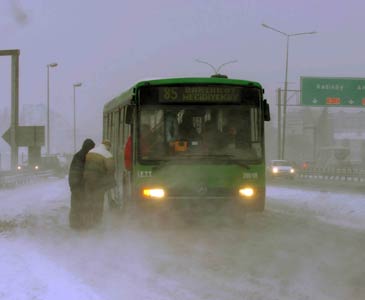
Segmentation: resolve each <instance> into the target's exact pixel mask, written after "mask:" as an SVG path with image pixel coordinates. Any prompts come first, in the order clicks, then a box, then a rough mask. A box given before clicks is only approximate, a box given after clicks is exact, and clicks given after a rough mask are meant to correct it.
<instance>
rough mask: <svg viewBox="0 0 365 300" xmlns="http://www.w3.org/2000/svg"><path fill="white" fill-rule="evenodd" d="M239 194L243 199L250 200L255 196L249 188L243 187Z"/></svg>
mask: <svg viewBox="0 0 365 300" xmlns="http://www.w3.org/2000/svg"><path fill="white" fill-rule="evenodd" d="M239 193H240V195H241V196H243V197H245V198H251V197H252V196H254V195H255V191H254V189H253V188H251V187H244V188H242V189H240V190H239Z"/></svg>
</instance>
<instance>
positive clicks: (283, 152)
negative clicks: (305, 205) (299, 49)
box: [261, 23, 317, 159]
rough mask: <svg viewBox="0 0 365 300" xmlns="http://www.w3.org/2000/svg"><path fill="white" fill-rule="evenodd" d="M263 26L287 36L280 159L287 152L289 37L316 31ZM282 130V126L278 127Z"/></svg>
mask: <svg viewBox="0 0 365 300" xmlns="http://www.w3.org/2000/svg"><path fill="white" fill-rule="evenodd" d="M261 25H262V26H263V27H265V28H267V29H271V30H273V31H276V32H278V33H280V34H282V35H284V36H286V55H285V81H284V103H283V110H284V111H283V124H282V125H283V135H282V139H283V140H282V147H281V157H279V159H284V154H285V129H286V107H287V101H288V65H289V38H290V37H291V36H296V35H304V34H315V33H317V32H316V31H310V32H299V33H291V34H288V33H286V32H283V31H280V30H278V29H276V28H274V27H271V26H269V25H267V24H264V23H263V24H261ZM278 130H280V128H278Z"/></svg>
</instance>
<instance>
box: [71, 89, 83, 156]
mask: <svg viewBox="0 0 365 300" xmlns="http://www.w3.org/2000/svg"><path fill="white" fill-rule="evenodd" d="M81 85H82V83H81V82H78V83H74V85H73V87H74V153H76V88H77V87H80V86H81Z"/></svg>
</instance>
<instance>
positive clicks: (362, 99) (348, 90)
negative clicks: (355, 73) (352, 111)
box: [300, 77, 365, 107]
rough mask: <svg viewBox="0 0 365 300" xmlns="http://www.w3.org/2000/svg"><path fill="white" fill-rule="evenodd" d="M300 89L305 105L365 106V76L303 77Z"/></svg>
mask: <svg viewBox="0 0 365 300" xmlns="http://www.w3.org/2000/svg"><path fill="white" fill-rule="evenodd" d="M300 91H301V92H300V103H301V105H305V106H348V107H365V78H340V77H301V78H300Z"/></svg>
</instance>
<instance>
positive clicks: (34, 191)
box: [0, 180, 69, 220]
mask: <svg viewBox="0 0 365 300" xmlns="http://www.w3.org/2000/svg"><path fill="white" fill-rule="evenodd" d="M65 191H66V193H65ZM65 194H66V195H67V194H69V187H68V185H67V181H66V180H56V181H49V182H46V183H44V182H41V183H37V184H34V185H24V186H20V187H18V188H16V189H4V190H0V211H1V220H4V219H5V220H7V219H13V218H14V217H16V216H19V215H42V214H43V213H44V212H45V211H48V212H49V211H50V210H52V209H58V208H59V207H60V206H64V205H65ZM66 204H67V205H69V204H68V203H66Z"/></svg>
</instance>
